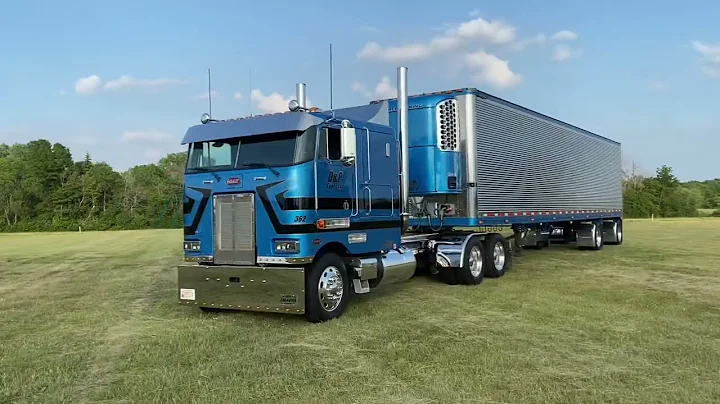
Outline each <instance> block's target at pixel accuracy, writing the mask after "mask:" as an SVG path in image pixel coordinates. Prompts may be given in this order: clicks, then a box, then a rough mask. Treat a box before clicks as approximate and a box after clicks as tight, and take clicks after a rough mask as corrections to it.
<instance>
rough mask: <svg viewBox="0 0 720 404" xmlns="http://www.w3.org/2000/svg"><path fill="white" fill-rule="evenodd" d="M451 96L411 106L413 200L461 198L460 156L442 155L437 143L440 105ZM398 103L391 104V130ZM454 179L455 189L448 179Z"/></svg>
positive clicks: (420, 100) (425, 98)
mask: <svg viewBox="0 0 720 404" xmlns="http://www.w3.org/2000/svg"><path fill="white" fill-rule="evenodd" d="M448 98H452V95H448V94H443V95H428V96H423V97H416V98H414V99H413V100H412V102H409V103H408V120H409V122H408V131H409V132H410V143H409V147H408V148H409V154H410V196H412V197H416V196H429V195H434V194H458V193H460V192H461V188H462V184H463V182H462V181H463V175H462V164H461V159H460V153H459V152H452V151H443V150H441V149H440V148H439V147H438V142H437V114H436V111H437V104H438V103H440V102H442V101H444V100H446V99H448ZM396 107H397V101H390V102H389V111H390V113H389V115H390V119H389V121H390V126H391V127H392V128H393V129H395V130H397V110H396ZM450 177H455V179H456V180H455V184H456V187H455V188H451V187H450V186H449V178H450Z"/></svg>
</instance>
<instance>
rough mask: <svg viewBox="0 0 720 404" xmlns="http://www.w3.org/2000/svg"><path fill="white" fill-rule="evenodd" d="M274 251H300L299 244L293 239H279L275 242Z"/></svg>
mask: <svg viewBox="0 0 720 404" xmlns="http://www.w3.org/2000/svg"><path fill="white" fill-rule="evenodd" d="M275 252H276V253H285V254H287V253H297V252H300V244H299V243H298V242H297V241H295V240H279V241H276V242H275Z"/></svg>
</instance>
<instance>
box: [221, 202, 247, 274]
mask: <svg viewBox="0 0 720 404" xmlns="http://www.w3.org/2000/svg"><path fill="white" fill-rule="evenodd" d="M213 227H214V234H215V246H214V249H215V251H214V254H213V255H214V257H215V263H218V264H239V265H254V264H255V197H254V195H253V194H224V195H215V196H214V197H213Z"/></svg>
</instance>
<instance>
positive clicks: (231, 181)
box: [225, 177, 242, 186]
mask: <svg viewBox="0 0 720 404" xmlns="http://www.w3.org/2000/svg"><path fill="white" fill-rule="evenodd" d="M225 185H230V186H232V185H242V178H240V177H230V178H228V179H227V180H225Z"/></svg>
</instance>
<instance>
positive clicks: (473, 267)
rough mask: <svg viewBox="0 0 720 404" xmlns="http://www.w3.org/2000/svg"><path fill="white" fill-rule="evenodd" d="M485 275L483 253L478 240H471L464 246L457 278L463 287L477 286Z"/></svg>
mask: <svg viewBox="0 0 720 404" xmlns="http://www.w3.org/2000/svg"><path fill="white" fill-rule="evenodd" d="M484 275H485V252H484V248H483V245H482V243H481V242H480V240H477V239H472V240H470V241H469V242H468V243H467V245H466V246H465V253H464V257H463V263H462V267H461V268H459V269H458V278H459V281H460V283H462V284H463V285H477V284H479V283H480V282H482V280H483V276H484Z"/></svg>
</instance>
